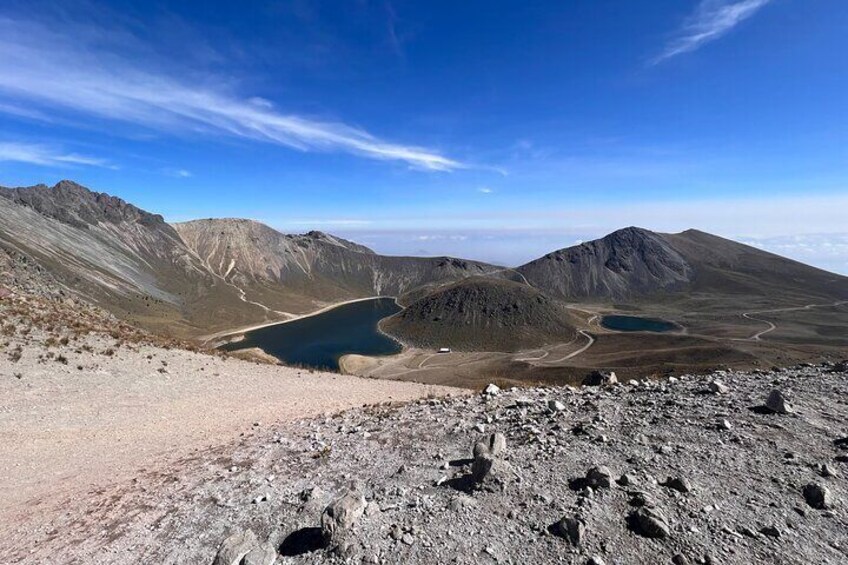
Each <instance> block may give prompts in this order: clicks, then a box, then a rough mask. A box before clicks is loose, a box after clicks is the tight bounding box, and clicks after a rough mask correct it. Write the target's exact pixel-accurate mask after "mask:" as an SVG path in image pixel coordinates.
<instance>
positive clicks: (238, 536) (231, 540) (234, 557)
mask: <svg viewBox="0 0 848 565" xmlns="http://www.w3.org/2000/svg"><path fill="white" fill-rule="evenodd" d="M258 545H259V540H258V539H257V538H256V534H254V533H253V530H250V529H247V530H240V531H238V532H235V533H234V534H232V535H230V537H228V538H227V539H225V540H224V543H222V544H221V547H220V548H218V553H217V555H215V561H213V565H240V564H241V562H242V559H244V556H245V555H247V554H248V553H250V551H251V550H253V549H254V548H256V547H257V546H258Z"/></svg>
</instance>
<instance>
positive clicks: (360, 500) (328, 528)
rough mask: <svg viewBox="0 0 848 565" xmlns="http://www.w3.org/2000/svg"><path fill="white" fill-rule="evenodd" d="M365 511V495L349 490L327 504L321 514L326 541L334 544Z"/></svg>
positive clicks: (322, 531) (322, 530)
mask: <svg viewBox="0 0 848 565" xmlns="http://www.w3.org/2000/svg"><path fill="white" fill-rule="evenodd" d="M364 513H365V497H364V496H362V494H360V493H358V492H356V491H353V490H348V491H347V492H345V493H344V494H343V495H342V496H340V497H339V498H337V499H335V500H334V501H333V502H331V503H330V504H329V506H327V508H326V509H325V510H324V513H323V514H322V515H321V534H322V536H323V538H324V541H325V542H327V543H328V544H334V543H336V542H337V541H338V540H339V539H341V538H343V537H344V535H345V534H346V533H347V532H348V531H349V530H350V529H351V528H352V527H353V526H354V524H356V522H357V521H358V520H359V519H360V518H361V517H362V515H363V514H364Z"/></svg>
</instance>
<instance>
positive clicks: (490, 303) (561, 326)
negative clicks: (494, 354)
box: [380, 277, 575, 351]
mask: <svg viewBox="0 0 848 565" xmlns="http://www.w3.org/2000/svg"><path fill="white" fill-rule="evenodd" d="M380 327H381V328H382V329H383V330H385V331H386V332H388V333H390V334H392V335H395V336H397V337H399V338H400V339H402V340H403V341H405V342H407V343H411V344H415V345H418V346H422V347H451V348H454V349H460V350H467V351H517V350H520V349H525V348H528V347H537V346H540V345H545V344H550V343H559V342H565V341H568V340H570V339H572V338H573V337H574V335H575V329H574V326H573V325H572V320H571V315H570V314H569V313H568V311H567V309H566V308H565V305H564V304H562V303H560V302H559V301H557V300H554V299H552V298H550V297H548V296H546V295H545V294H543V293H541V292H539V291H538V290H536V289H534V288H532V287H530V286H527V285H526V284H522V283H517V282H512V281H506V280H497V279H492V278H478V277H474V278H469V279H465V280H463V281H460V282H458V283H454V284H451V285H448V286H445V287H443V288H440V289H438V290H435V291H433V292H431V293H430V294H428V295H426V296H424V297H423V298H420V299H418V300H416V301H415V302H413V303H412V304H410V305H409V306H408V307H407V308H406V309H404V310H403V311H401V312H399V313H397V314H395V315H394V316H392V317H390V318H387V319H386V320H384V321H383V322H382V323H381V325H380Z"/></svg>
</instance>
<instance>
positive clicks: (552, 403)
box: [548, 398, 565, 412]
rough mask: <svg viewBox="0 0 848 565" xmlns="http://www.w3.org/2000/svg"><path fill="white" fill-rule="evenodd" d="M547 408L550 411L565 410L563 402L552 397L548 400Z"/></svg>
mask: <svg viewBox="0 0 848 565" xmlns="http://www.w3.org/2000/svg"><path fill="white" fill-rule="evenodd" d="M548 410H550V411H551V412H563V411H565V404H563V403H562V402H560V401H559V400H554V399H553V398H552V399H550V400H548Z"/></svg>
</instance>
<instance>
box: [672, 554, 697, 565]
mask: <svg viewBox="0 0 848 565" xmlns="http://www.w3.org/2000/svg"><path fill="white" fill-rule="evenodd" d="M671 562H672V563H674V565H690V564H691V563H692V562H691V561H689V558H688V557H686V556H685V555H683V554H682V553H678V554H677V555H675V556H674V557H672V558H671Z"/></svg>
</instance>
